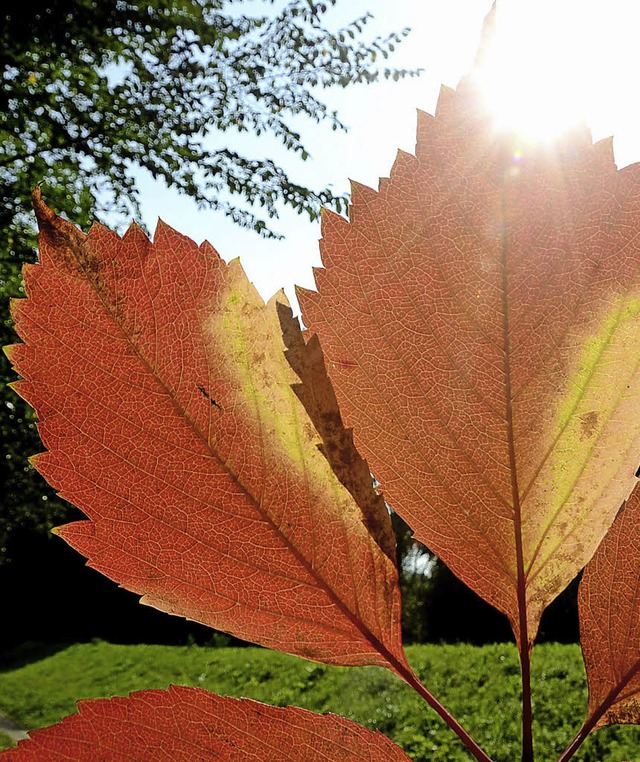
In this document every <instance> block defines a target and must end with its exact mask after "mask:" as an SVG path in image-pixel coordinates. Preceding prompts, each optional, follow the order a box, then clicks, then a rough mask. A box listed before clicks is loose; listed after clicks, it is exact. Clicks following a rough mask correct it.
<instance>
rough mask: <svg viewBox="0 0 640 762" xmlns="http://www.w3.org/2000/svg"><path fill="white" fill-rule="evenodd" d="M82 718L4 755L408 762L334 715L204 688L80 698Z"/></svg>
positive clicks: (51, 761)
mask: <svg viewBox="0 0 640 762" xmlns="http://www.w3.org/2000/svg"><path fill="white" fill-rule="evenodd" d="M78 709H79V714H77V715H72V716H70V717H66V718H65V719H64V720H62V722H60V723H58V724H57V725H53V726H52V727H50V728H46V729H44V730H37V731H35V732H34V733H33V738H32V739H30V740H28V741H21V742H20V743H19V744H18V746H17V748H15V749H12V750H9V751H7V752H5V753H4V758H5V759H6V760H7V762H13V761H15V762H23V761H24V762H27V760H34V761H35V760H45V759H46V760H47V762H58V760H60V762H62V760H69V759H82V760H87V762H89V760H105V759H109V760H130V759H136V760H140V762H144V761H145V760H148V761H149V762H157V760H159V759H166V760H181V759H192V760H195V759H197V760H203V761H204V760H222V761H223V762H245V760H248V759H255V760H261V762H262V761H263V762H276V761H277V760H281V761H282V762H307V761H309V762H312V761H313V760H318V761H320V760H324V761H325V762H326V760H341V761H342V760H344V761H345V762H356V760H362V762H406V761H407V760H408V759H409V757H407V755H406V754H405V753H404V752H403V751H402V749H400V748H399V747H398V746H396V745H395V744H394V743H392V742H391V741H390V740H389V739H388V738H385V737H384V736H383V735H381V734H380V733H377V732H374V731H371V730H367V729H366V728H363V727H362V726H361V725H358V724H357V723H355V722H352V721H350V720H345V719H343V718H342V717H337V716H336V715H330V714H328V715H318V714H314V713H313V712H308V711H305V710H303V709H296V708H294V707H286V708H276V707H272V706H268V705H267V704H260V703H259V702H257V701H249V700H248V699H232V698H223V697H221V696H216V695H215V694H213V693H209V692H208V691H205V690H202V689H201V688H182V687H177V686H175V685H174V686H171V687H170V688H169V690H167V691H160V690H152V691H139V692H137V693H132V694H131V695H130V696H129V697H128V698H113V699H98V700H93V701H80V702H79V703H78Z"/></svg>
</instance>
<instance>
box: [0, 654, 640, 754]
mask: <svg viewBox="0 0 640 762" xmlns="http://www.w3.org/2000/svg"><path fill="white" fill-rule="evenodd" d="M407 654H408V657H409V659H410V661H411V663H412V665H413V667H414V668H415V669H416V671H417V672H418V674H419V676H420V677H421V679H423V681H424V682H425V684H426V685H427V686H428V687H429V688H430V689H431V690H432V691H433V692H434V693H435V695H436V696H438V698H439V699H440V700H441V701H442V702H443V703H444V704H445V705H446V706H447V707H448V708H449V709H451V710H452V711H453V713H454V714H455V715H456V716H457V718H458V719H459V720H460V721H461V722H462V724H463V725H464V726H465V727H466V728H468V729H469V730H470V731H471V733H472V735H473V736H474V737H475V738H476V740H477V741H478V742H479V743H480V744H481V745H482V746H483V747H484V748H485V750H486V751H487V752H488V753H489V754H490V755H491V756H492V757H493V759H494V760H495V762H513V760H516V759H518V758H519V756H520V753H519V672H518V661H517V653H516V650H515V647H513V646H510V645H494V646H485V647H484V648H476V647H472V646H464V645H460V646H430V645H427V646H412V647H409V648H408V649H407ZM533 666H534V686H533V687H534V697H535V707H534V710H535V716H536V727H535V738H536V745H537V748H536V751H537V756H536V759H537V760H539V762H547V761H549V762H553V760H555V759H556V758H557V756H558V755H559V753H560V752H561V751H562V749H563V748H564V747H565V746H566V744H567V743H568V741H569V740H570V739H571V737H572V736H573V734H574V732H575V731H576V729H577V727H578V726H579V725H580V723H581V720H582V719H583V717H584V712H585V707H586V691H585V687H584V671H583V667H582V662H581V657H580V651H579V648H578V647H577V646H561V645H542V646H538V647H537V648H536V649H535V651H534V665H533ZM0 669H1V671H0V711H2V712H4V713H5V714H7V715H9V716H10V717H11V718H12V719H13V720H15V721H16V722H18V723H20V724H21V725H23V726H24V727H26V728H28V729H33V728H39V727H44V726H47V725H50V724H53V723H54V722H57V721H58V720H60V719H61V718H62V717H64V716H66V715H68V714H71V713H73V712H74V711H75V702H76V700H77V699H79V698H97V697H105V696H114V695H126V694H127V693H130V692H131V691H135V690H141V689H144V688H165V687H167V686H168V685H169V684H170V683H175V684H178V685H193V686H200V687H203V688H207V689H209V690H211V691H214V692H215V693H220V694H223V695H229V696H246V697H249V698H253V699H258V700H260V701H265V702H267V703H270V704H275V705H278V706H286V705H289V704H293V705H296V706H301V707H305V708H307V709H311V710H313V711H316V712H327V711H331V712H336V713H338V714H342V715H343V716H346V717H350V718H352V719H354V720H357V721H359V722H361V723H363V724H364V725H367V726H368V727H370V728H375V729H378V730H381V731H382V732H383V733H385V734H386V735H388V736H390V737H391V738H393V739H394V740H395V741H396V742H397V743H399V744H400V745H401V746H402V747H403V748H404V749H406V750H407V752H408V753H409V755H410V756H411V757H412V758H413V759H415V760H429V762H462V761H463V760H464V761H465V762H467V761H468V760H470V759H471V757H470V755H469V754H468V753H467V752H466V751H465V750H464V748H463V747H462V746H461V744H460V743H459V742H458V740H457V738H456V736H455V735H454V734H453V733H451V732H450V731H449V730H448V729H447V728H446V727H445V726H444V725H443V724H442V722H441V721H440V720H439V719H438V718H437V717H436V715H435V714H434V713H433V712H432V711H430V710H429V709H428V707H427V706H426V705H424V704H423V702H421V700H420V699H419V698H418V697H417V696H416V695H415V694H414V693H413V692H412V691H411V690H410V689H409V688H408V687H407V686H405V685H404V684H403V683H402V682H401V681H400V680H398V679H397V678H395V677H394V676H393V675H391V674H390V673H388V672H386V671H385V670H383V669H379V668H374V667H368V668H367V667H365V668H358V669H348V668H339V667H327V666H324V665H320V664H314V663H312V662H307V661H303V660H301V659H296V658H294V657H290V656H285V655H283V654H279V653H275V652H272V651H266V650H261V649H257V648H206V647H198V646H150V645H142V646H120V645H112V644H109V643H103V642H97V643H89V644H80V645H73V646H69V647H65V648H63V649H61V650H57V651H52V649H49V651H48V652H41V651H31V652H29V651H26V652H25V651H23V652H22V653H18V652H16V653H14V654H13V655H12V657H11V658H10V659H9V660H5V662H4V664H3V666H2V667H1V668H0ZM0 740H1V737H0ZM9 745H10V742H9V741H8V739H6V741H5V743H4V746H2V745H1V744H0V748H7V747H8V746H9ZM639 750H640V728H637V727H620V726H615V727H612V728H606V729H604V730H600V731H598V732H597V733H596V734H594V735H593V736H592V737H591V739H590V740H589V741H588V742H587V743H586V744H585V745H584V746H583V747H582V749H581V750H580V752H579V753H578V754H577V755H576V756H575V757H574V759H575V760H576V761H578V760H581V761H582V762H621V761H622V760H629V761H630V762H640V753H639Z"/></svg>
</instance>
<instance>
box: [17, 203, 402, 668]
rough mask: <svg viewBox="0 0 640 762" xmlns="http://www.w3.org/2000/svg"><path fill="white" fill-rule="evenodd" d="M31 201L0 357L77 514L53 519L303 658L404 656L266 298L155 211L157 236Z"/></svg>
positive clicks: (97, 561) (243, 632)
mask: <svg viewBox="0 0 640 762" xmlns="http://www.w3.org/2000/svg"><path fill="white" fill-rule="evenodd" d="M38 209H39V214H40V219H41V226H42V251H41V261H42V264H41V265H36V266H33V267H31V268H28V269H27V271H26V277H25V281H26V287H27V293H28V294H29V299H28V300H21V301H19V302H17V304H15V305H14V315H15V320H16V324H17V328H18V332H19V333H20V335H21V336H22V338H23V339H24V341H25V342H26V343H25V344H22V345H16V346H15V347H13V348H12V349H11V351H10V355H11V359H12V361H13V362H14V364H15V365H16V367H17V369H18V372H20V373H21V375H22V376H23V377H24V379H25V380H23V381H20V382H18V383H17V389H18V391H19V392H20V393H21V394H23V396H25V397H27V398H28V399H29V401H30V402H31V403H32V404H33V405H34V406H35V407H36V409H37V410H38V413H39V416H40V420H41V423H40V431H41V436H42V439H43V442H44V444H45V446H46V447H47V449H48V452H46V453H43V454H42V455H40V456H37V457H36V458H35V464H36V466H37V467H38V469H39V470H40V471H41V472H42V473H43V474H44V475H45V477H46V478H48V480H49V481H50V482H51V483H52V484H53V485H54V486H55V487H56V488H57V489H59V490H60V491H61V494H62V496H63V497H65V498H66V499H68V500H70V501H71V502H73V503H74V504H76V505H77V506H78V507H80V508H81V509H82V510H83V511H84V512H85V513H87V515H88V516H89V519H90V520H89V521H82V522H76V523H74V524H71V525H67V526H66V527H63V528H61V529H60V530H58V533H59V534H60V535H61V536H62V537H63V538H64V539H65V540H66V541H67V542H69V543H70V544H72V545H73V546H74V547H76V549H78V550H79V551H80V552H82V553H83V554H84V555H86V556H87V557H88V558H89V561H90V564H91V565H92V566H94V567H95V568H97V569H98V570H99V571H102V572H103V573H105V574H107V576H110V577H111V578H112V579H116V580H117V581H118V582H119V583H120V584H121V585H123V586H124V587H127V588H128V589H130V590H133V591H134V592H137V593H140V594H142V595H143V596H144V601H145V602H147V603H150V604H151V605H154V606H156V607H158V608H161V609H163V610H166V611H169V612H170V613H176V614H180V615H182V616H187V617H189V618H192V619H195V620H197V621H201V622H203V623H205V624H209V625H210V626H213V627H215V628H216V629H221V630H224V631H227V632H232V633H233V634H235V635H237V636H239V637H244V638H245V639H248V640H253V641H254V642H259V643H261V644H263V645H268V646H270V647H273V648H278V649H279V650H285V651H288V652H290V653H296V654H298V655H303V656H307V657H308V658H314V659H316V660H321V661H328V662H333V663H339V664H346V663H354V664H366V663H378V664H382V663H385V664H387V661H386V657H383V656H381V651H385V649H386V651H387V652H388V653H392V654H394V655H395V656H396V657H397V658H398V659H399V661H400V662H403V663H404V657H403V655H402V647H401V641H400V627H399V625H400V609H399V605H400V604H399V590H398V582H397V572H396V570H395V568H394V566H393V564H392V562H391V560H390V559H389V558H388V557H386V556H384V554H383V553H382V552H381V551H380V549H379V547H378V545H377V544H376V543H375V541H374V540H373V539H372V538H371V537H370V535H369V533H368V531H367V529H366V527H365V526H364V522H363V517H362V513H361V510H360V508H359V507H358V506H357V505H355V504H354V502H353V500H352V499H351V498H350V496H349V495H348V493H347V492H346V490H344V488H343V487H342V486H341V485H340V484H339V482H338V481H337V480H336V479H335V477H334V476H333V474H332V473H331V471H330V469H329V467H328V465H327V463H326V461H325V460H324V458H323V457H322V456H321V454H320V453H319V452H317V449H316V444H317V443H318V438H317V434H316V433H315V430H314V429H313V426H312V425H311V423H310V422H309V420H308V419H306V417H305V415H304V410H303V409H302V407H301V406H300V404H299V402H298V401H297V399H296V398H295V395H294V394H293V392H292V391H291V389H290V388H289V384H290V383H291V382H292V381H295V376H294V375H293V374H292V372H291V370H290V368H289V367H288V365H287V363H286V360H285V359H284V357H283V354H282V350H283V346H282V343H281V338H280V334H279V327H278V321H277V316H276V313H275V308H274V305H273V304H270V305H266V306H265V305H264V304H263V303H262V301H261V300H260V298H259V297H258V296H257V294H256V292H255V290H254V289H253V288H252V286H250V284H249V283H248V282H247V281H246V278H245V277H244V274H243V273H242V271H241V269H240V267H239V265H238V264H237V262H236V263H235V264H234V263H232V264H231V265H229V266H228V267H227V266H226V265H224V263H223V262H222V261H221V260H220V259H219V257H218V256H217V254H216V253H215V252H214V250H213V249H212V248H211V247H210V246H208V245H203V246H202V247H197V246H196V245H195V244H193V242H190V241H188V239H185V238H183V237H181V236H179V235H178V234H177V233H175V231H172V230H171V229H169V228H167V227H166V226H159V228H158V231H157V234H156V241H155V243H154V244H151V243H150V242H149V241H148V239H147V238H146V236H144V234H143V233H142V231H140V230H139V229H137V228H135V227H133V228H131V229H130V230H129V232H128V233H127V234H126V235H125V237H124V239H119V238H118V237H117V236H115V235H113V234H111V233H109V232H108V231H107V230H106V229H104V228H102V227H100V226H94V228H92V231H91V232H90V234H89V236H88V237H85V236H84V235H83V234H81V233H80V232H79V231H77V230H76V229H75V228H73V226H71V225H70V224H69V223H66V222H65V221H63V220H60V218H56V217H55V215H53V213H52V212H51V211H50V210H47V209H46V207H44V206H43V205H42V203H41V202H40V206H39V207H38ZM56 302H57V303H56ZM70 337H73V338H70ZM45 388H47V391H48V392H49V393H48V394H47V393H46V392H45ZM87 410H91V411H92V414H91V415H88V414H87Z"/></svg>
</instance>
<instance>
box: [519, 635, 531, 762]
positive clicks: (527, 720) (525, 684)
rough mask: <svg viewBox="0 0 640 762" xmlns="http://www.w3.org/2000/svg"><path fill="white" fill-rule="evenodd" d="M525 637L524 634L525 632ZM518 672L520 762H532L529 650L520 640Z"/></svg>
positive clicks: (522, 639) (524, 642)
mask: <svg viewBox="0 0 640 762" xmlns="http://www.w3.org/2000/svg"><path fill="white" fill-rule="evenodd" d="M525 637H526V632H525ZM519 651H520V671H521V674H522V762H533V709H532V706H531V649H530V648H529V646H528V644H527V643H526V641H525V640H524V638H521V641H520V648H519Z"/></svg>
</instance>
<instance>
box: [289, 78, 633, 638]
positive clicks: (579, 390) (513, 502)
mask: <svg viewBox="0 0 640 762" xmlns="http://www.w3.org/2000/svg"><path fill="white" fill-rule="evenodd" d="M639 229H640V167H638V166H637V165H636V166H632V167H628V168H626V169H624V170H622V171H617V170H616V168H615V165H614V163H613V156H612V151H611V144H610V142H609V141H605V142H602V143H598V144H596V145H593V144H592V143H591V138H590V135H589V134H588V133H587V132H586V131H581V130H576V131H575V132H574V133H573V134H571V135H569V136H568V137H567V138H566V139H565V140H559V141H558V142H556V143H553V144H550V145H547V144H544V143H538V144H533V143H529V144H528V143H524V142H522V141H520V140H519V139H518V138H517V137H514V136H513V135H509V134H500V133H497V132H496V131H495V130H494V129H493V126H492V122H491V119H490V118H489V116H488V114H486V113H485V110H484V109H483V107H482V104H481V103H480V101H479V98H478V96H477V95H476V93H475V91H474V86H473V80H471V79H470V80H467V81H465V82H463V84H462V85H461V86H460V88H459V89H458V91H457V92H454V91H451V90H448V89H443V91H442V93H441V96H440V100H439V103H438V109H437V113H436V116H435V117H432V116H430V115H427V114H421V115H420V117H419V122H418V139H417V147H416V155H415V156H413V155H410V154H407V153H403V152H400V153H399V154H398V157H397V159H396V162H395V164H394V166H393V169H392V171H391V176H390V178H389V179H384V180H381V182H380V187H379V191H377V192H376V191H374V190H371V189H370V188H366V187H363V186H360V185H357V184H355V185H354V186H353V197H352V207H351V210H350V219H349V221H346V220H344V219H342V218H341V217H339V216H337V215H336V214H333V213H326V214H325V215H324V219H323V233H322V234H323V239H322V241H321V252H322V258H323V264H324V267H325V268H326V269H318V270H317V273H316V278H317V286H318V293H315V292H307V291H301V293H300V302H301V306H302V311H303V319H304V322H305V324H306V325H307V326H308V327H309V330H310V331H311V332H312V333H317V334H318V335H319V337H320V341H321V344H322V347H323V350H324V353H325V357H326V361H327V368H328V370H329V375H330V377H331V379H332V382H333V384H334V386H335V389H336V394H337V397H338V402H339V404H340V408H341V410H342V412H343V415H344V418H345V422H346V424H347V425H349V426H353V428H354V432H355V441H356V446H357V447H358V449H359V450H360V452H362V454H363V455H364V456H365V457H366V459H367V461H368V463H369V465H370V466H371V470H372V472H373V473H374V475H375V477H376V478H377V479H378V480H379V481H380V482H381V485H382V489H383V491H384V494H385V498H386V499H387V501H388V502H389V504H390V505H391V506H392V508H393V509H394V510H396V511H397V512H398V513H400V515H401V516H402V517H403V518H404V519H405V520H406V521H407V522H408V523H409V525H410V526H411V527H412V528H413V529H414V531H415V534H416V537H417V538H418V539H420V540H422V541H423V542H424V543H425V544H426V545H427V546H428V547H429V548H431V549H432V550H433V551H435V552H436V553H437V554H438V555H439V556H441V558H443V560H444V561H445V562H446V563H447V564H448V565H449V566H450V567H451V569H452V570H453V571H454V572H455V573H456V574H457V575H458V576H460V577H461V578H462V579H463V580H464V581H465V582H466V583H467V584H469V585H470V586H471V587H472V588H474V589H475V590H476V591H477V592H478V593H479V594H480V595H482V596H483V597H484V598H485V599H486V600H488V601H490V602H491V603H492V604H493V605H495V606H496V607H498V608H499V609H500V610H502V611H503V612H504V613H505V614H507V615H508V617H509V618H510V620H511V623H512V626H513V628H514V631H515V632H516V633H517V634H518V633H521V634H522V638H523V640H524V641H529V642H530V641H532V640H533V638H534V636H535V633H536V631H537V627H538V623H539V619H540V615H541V613H542V611H543V609H544V608H545V607H546V606H547V605H548V604H549V603H550V602H551V601H552V600H553V599H554V598H555V596H557V595H558V594H559V593H560V591H561V590H562V589H563V588H564V587H565V586H566V585H567V584H568V583H569V582H570V581H571V579H572V578H573V577H575V575H576V574H577V573H578V571H579V570H580V568H582V567H583V566H584V565H585V564H586V563H587V562H588V560H589V559H590V558H591V556H592V554H593V553H594V551H595V549H596V547H597V546H598V543H599V542H600V540H601V539H602V537H603V535H604V534H605V532H606V531H607V529H608V528H609V526H610V525H611V523H612V521H613V519H614V516H615V514H616V512H617V510H618V508H619V506H620V505H621V504H622V502H623V501H624V500H625V499H626V498H627V497H628V495H629V493H630V491H631V489H632V487H633V484H634V482H635V479H634V472H635V470H636V468H637V466H638V453H640V372H639V370H638V365H639V361H640V238H639V237H638V230H639Z"/></svg>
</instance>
